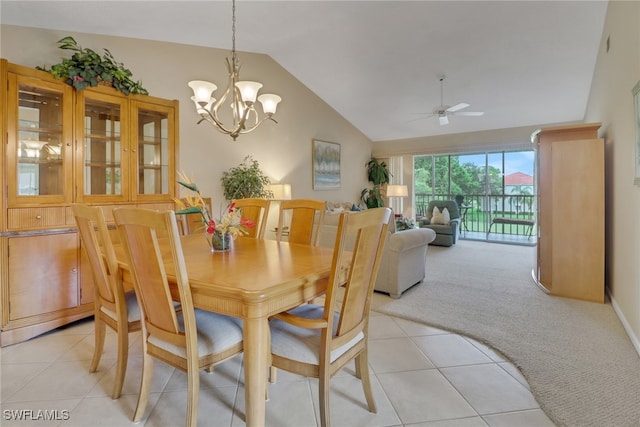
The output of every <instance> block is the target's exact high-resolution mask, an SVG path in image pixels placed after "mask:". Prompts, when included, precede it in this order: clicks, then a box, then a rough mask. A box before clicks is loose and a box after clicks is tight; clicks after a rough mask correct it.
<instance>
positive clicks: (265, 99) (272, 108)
mask: <svg viewBox="0 0 640 427" xmlns="http://www.w3.org/2000/svg"><path fill="white" fill-rule="evenodd" d="M258 101H260V102H261V103H262V111H264V113H265V114H275V113H276V108H278V103H279V102H280V101H282V98H280V97H279V96H278V95H274V94H272V93H265V94H264V95H260V96H259V97H258Z"/></svg>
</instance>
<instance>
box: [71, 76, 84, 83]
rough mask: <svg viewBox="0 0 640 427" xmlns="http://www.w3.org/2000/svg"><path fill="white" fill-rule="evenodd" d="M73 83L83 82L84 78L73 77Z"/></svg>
mask: <svg viewBox="0 0 640 427" xmlns="http://www.w3.org/2000/svg"><path fill="white" fill-rule="evenodd" d="M73 81H74V82H83V81H84V79H83V78H82V77H80V76H73Z"/></svg>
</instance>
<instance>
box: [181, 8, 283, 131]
mask: <svg viewBox="0 0 640 427" xmlns="http://www.w3.org/2000/svg"><path fill="white" fill-rule="evenodd" d="M231 34H232V36H231V43H232V44H231V61H229V58H226V60H227V70H228V71H229V81H228V83H227V89H226V90H225V92H224V94H222V96H221V97H220V99H218V100H216V99H215V98H214V97H213V92H214V91H215V90H216V89H218V87H217V86H216V85H215V84H213V83H211V82H207V81H202V80H192V81H190V82H189V87H190V88H191V89H193V96H192V97H191V99H192V100H193V102H195V104H196V111H197V113H198V114H199V115H200V117H201V118H200V120H199V121H198V124H200V123H201V122H202V121H207V122H209V123H211V124H212V125H213V126H214V127H215V128H216V129H217V130H219V131H220V132H222V133H224V134H226V135H229V136H231V138H233V140H234V141H235V140H236V138H237V137H238V135H240V134H243V133H249V132H251V131H252V130H254V129H256V128H257V127H258V126H260V125H261V124H262V123H263V122H264V121H265V120H271V121H273V122H275V123H278V122H276V120H275V119H274V118H273V115H274V114H275V113H276V108H277V107H278V103H279V102H280V101H281V100H282V98H280V97H279V96H278V95H274V94H263V95H260V96H258V91H259V90H260V88H261V87H262V84H261V83H258V82H252V81H240V80H239V77H240V61H238V57H237V55H236V2H235V0H233V1H232V25H231ZM256 98H257V100H258V101H260V103H261V104H262V111H263V112H264V116H263V117H262V118H259V116H258V112H257V111H256V109H255V104H256ZM223 105H229V106H230V107H231V116H232V121H231V123H230V124H229V125H225V124H224V123H223V119H222V117H221V114H220V113H221V112H222V113H223V114H224V111H220V108H221V107H222V106H223ZM228 111H229V110H227V112H228ZM227 115H228V113H227Z"/></svg>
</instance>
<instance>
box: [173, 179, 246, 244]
mask: <svg viewBox="0 0 640 427" xmlns="http://www.w3.org/2000/svg"><path fill="white" fill-rule="evenodd" d="M178 177H179V178H180V179H179V180H178V184H180V185H181V186H183V187H185V188H187V189H189V190H191V191H193V192H194V195H192V196H186V197H185V198H184V199H183V200H180V199H175V202H176V204H177V205H178V206H179V207H180V210H178V211H176V215H181V214H192V213H199V214H200V215H201V216H202V223H203V227H202V228H203V229H204V230H205V238H206V239H207V242H209V246H210V247H211V250H212V251H227V250H229V249H231V241H232V240H235V239H236V238H237V237H238V236H244V235H247V234H249V232H248V230H247V229H248V228H251V227H255V223H254V222H253V221H249V220H247V219H244V218H242V215H241V211H240V210H238V209H236V207H235V203H231V204H230V205H229V206H227V208H226V209H225V211H224V212H223V213H222V214H221V215H220V217H219V218H218V219H217V220H215V219H214V218H213V216H212V215H211V212H210V211H209V207H208V206H207V203H205V201H204V199H203V197H202V195H201V194H200V190H198V186H197V185H196V183H195V182H193V180H192V179H190V178H189V177H187V175H186V174H184V173H183V172H178Z"/></svg>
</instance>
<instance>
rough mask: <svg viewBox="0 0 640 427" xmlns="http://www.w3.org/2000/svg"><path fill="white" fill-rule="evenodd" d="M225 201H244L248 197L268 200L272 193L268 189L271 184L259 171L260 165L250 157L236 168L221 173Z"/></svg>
mask: <svg viewBox="0 0 640 427" xmlns="http://www.w3.org/2000/svg"><path fill="white" fill-rule="evenodd" d="M220 182H221V183H222V188H223V190H224V197H225V199H227V200H229V201H231V200H234V199H246V198H249V197H252V198H258V199H268V198H270V197H273V193H272V192H271V190H269V189H268V187H267V186H268V185H269V184H270V183H271V181H270V180H269V177H267V176H266V175H265V174H264V173H263V172H262V170H261V169H260V163H258V161H257V160H255V159H253V158H252V157H251V156H247V157H245V158H244V160H243V162H242V163H240V164H239V165H238V166H236V167H233V168H231V169H229V170H228V171H225V172H223V173H222V178H221V179H220Z"/></svg>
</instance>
